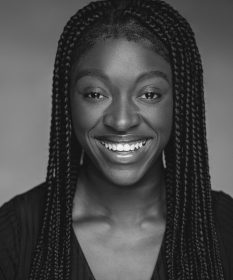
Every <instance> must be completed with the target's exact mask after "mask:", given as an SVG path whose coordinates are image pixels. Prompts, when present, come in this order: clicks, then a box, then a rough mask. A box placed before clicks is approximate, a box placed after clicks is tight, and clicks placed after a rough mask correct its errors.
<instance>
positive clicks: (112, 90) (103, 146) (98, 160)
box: [0, 0, 233, 280]
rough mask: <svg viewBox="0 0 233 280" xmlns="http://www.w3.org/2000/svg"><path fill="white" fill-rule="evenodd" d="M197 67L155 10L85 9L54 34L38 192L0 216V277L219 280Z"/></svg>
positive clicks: (220, 227)
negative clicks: (45, 155) (44, 160)
mask: <svg viewBox="0 0 233 280" xmlns="http://www.w3.org/2000/svg"><path fill="white" fill-rule="evenodd" d="M232 210H233V201H232V198H231V197H229V196H228V195H226V194H224V193H223V192H214V191H211V186H210V177H209V166H208V152H207V144H206V128H205V107H204V97H203V78H202V64H201V59H200V55H199V52H198V49H197V46H196V43H195V39H194V35H193V32H192V30H191V28H190V26H189V24H188V23H187V22H186V20H185V19H184V18H183V17H182V16H180V15H179V14H178V12H176V11H175V10H174V9H173V8H171V7H170V6H169V5H167V4H166V3H164V2H162V1H159V0H154V1H153V0H149V1H142V0H141V1H140V0H138V1H136V0H135V1H134V0H131V1H109V0H106V1H98V2H93V3H91V4H89V5H88V6H86V7H84V8H83V9H81V10H80V11H78V12H77V14H75V15H74V16H73V17H72V18H71V19H70V21H69V22H68V23H67V25H66V27H65V28H64V31H63V33H62V35H61V38H60V41H59V44H58V50H57V56H56V61H55V68H54V79H53V107H52V121H51V135H50V149H49V163H48V172H47V178H46V182H45V183H44V184H42V185H40V186H38V187H36V188H33V189H32V190H31V191H29V192H27V193H25V194H22V195H20V196H17V197H16V198H14V199H12V200H11V201H9V202H8V203H6V204H4V205H3V207H2V208H1V210H0V219H1V220H0V221H1V230H0V240H1V241H0V246H1V247H0V249H1V253H0V260H1V262H0V268H1V269H0V276H1V279H7V280H8V279H33V280H35V279H67V280H68V279H92V280H94V279H96V280H105V279H108V280H111V279H129V280H131V279H134V280H144V279H145V280H146V279H153V280H155V279H156V280H158V279H169V280H170V279H211V280H212V279H216V280H217V279H218V280H220V279H229V280H230V279H232V277H233V270H232V267H231V265H230V264H231V262H232V260H233V241H232V240H231V239H232V238H231V236H232V234H233V221H232V214H231V211H232Z"/></svg>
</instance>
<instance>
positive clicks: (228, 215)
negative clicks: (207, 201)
mask: <svg viewBox="0 0 233 280" xmlns="http://www.w3.org/2000/svg"><path fill="white" fill-rule="evenodd" d="M212 198H213V208H214V214H215V217H216V221H217V222H218V223H220V224H221V225H224V229H225V230H232V231H233V198H232V197H231V196H230V195H229V194H226V193H225V192H223V191H212Z"/></svg>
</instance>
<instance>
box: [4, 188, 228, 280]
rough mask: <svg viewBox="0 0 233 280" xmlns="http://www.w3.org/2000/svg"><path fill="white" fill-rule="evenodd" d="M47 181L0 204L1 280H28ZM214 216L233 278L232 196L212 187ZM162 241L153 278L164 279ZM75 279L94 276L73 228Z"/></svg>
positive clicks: (73, 273) (73, 274) (224, 257)
mask: <svg viewBox="0 0 233 280" xmlns="http://www.w3.org/2000/svg"><path fill="white" fill-rule="evenodd" d="M45 193H46V184H45V183H43V184H41V185H39V186H37V187H35V188H33V189H31V190H29V191H27V192H25V193H23V194H21V195H18V196H15V197H14V198H13V199H11V200H10V201H9V202H6V203H5V204H3V206H2V207H1V208H0V280H13V279H15V280H26V279H28V276H29V270H30V263H31V260H32V252H33V249H34V248H35V246H36V240H37V237H38V234H39V228H40V225H41V222H42V214H43V206H44V204H43V202H44V199H45ZM213 201H214V216H215V221H216V226H217V234H218V236H219V240H220V250H221V256H222V260H223V266H224V274H225V280H232V279H233V265H232V264H233V198H231V197H230V196H229V195H227V194H225V193H224V192H222V191H213ZM166 278H167V277H166V269H165V254H164V242H163V243H162V246H161V249H160V252H159V256H158V260H157V263H156V265H155V268H154V272H153V275H152V278H151V280H165V279H166ZM71 279H72V280H78V279H79V280H95V279H94V276H93V274H92V272H91V269H90V267H89V265H88V263H87V260H86V259H85V256H84V254H83V252H82V250H81V247H80V245H79V243H78V240H77V238H76V235H75V233H74V230H73V228H72V277H71Z"/></svg>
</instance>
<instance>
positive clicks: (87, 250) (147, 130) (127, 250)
mask: <svg viewBox="0 0 233 280" xmlns="http://www.w3.org/2000/svg"><path fill="white" fill-rule="evenodd" d="M139 78H140V79H139ZM172 111H173V97H172V73H171V67H170V64H169V63H168V62H167V61H166V60H164V58H162V57H161V56H160V55H158V54H157V53H155V52H154V51H152V50H151V48H150V47H149V45H148V44H145V43H143V42H133V41H127V40H126V39H124V38H119V39H108V40H105V41H103V40H99V41H97V42H96V44H95V45H94V46H93V47H92V48H91V49H90V50H88V51H87V52H86V53H85V54H84V55H83V56H82V57H81V58H80V59H79V60H78V61H77V62H76V63H75V65H74V67H73V71H72V76H71V112H72V121H73V127H74V131H75V135H76V137H77V140H78V141H79V143H80V144H81V145H82V147H83V148H84V150H85V164H84V166H83V168H82V170H81V174H80V176H79V179H78V182H77V188H76V193H75V197H74V202H73V213H72V216H73V227H74V231H75V234H76V236H77V238H78V240H79V243H80V245H81V247H82V250H83V252H84V255H85V256H86V259H87V260H88V263H89V266H90V267H91V270H92V272H93V273H94V275H95V278H96V279H97V280H98V279H102V280H104V279H108V280H115V279H122V278H124V279H128V280H130V279H134V280H137V279H150V276H151V274H152V271H153V268H154V266H155V263H156V260H157V257H158V253H159V249H160V246H161V243H162V238H163V234H164V230H165V222H166V203H165V183H164V170H163V164H162V159H161V154H162V151H163V149H164V148H165V146H166V145H167V143H168V140H169V138H170V135H171V129H172ZM107 134H114V135H126V134H132V135H142V136H145V137H152V139H151V141H150V143H149V145H148V146H146V148H145V149H144V150H143V152H142V154H141V156H140V157H139V158H136V159H135V160H132V161H128V162H124V161H121V160H115V159H112V158H111V157H108V156H107V155H106V151H105V148H104V147H103V146H102V145H101V144H100V143H99V142H98V141H97V140H96V138H95V137H96V136H100V135H107ZM107 152H108V151H107ZM90 244H91V246H90ZM98 260H99V261H98ZM103 262H104V263H105V264H106V266H104V267H103ZM109 275H112V276H111V277H112V278H110V276H109Z"/></svg>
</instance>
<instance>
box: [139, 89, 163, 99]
mask: <svg viewBox="0 0 233 280" xmlns="http://www.w3.org/2000/svg"><path fill="white" fill-rule="evenodd" d="M146 94H150V95H151V94H153V95H156V98H151V99H150V100H151V101H155V100H158V99H160V97H161V94H160V93H158V92H154V91H147V92H145V93H144V94H143V95H146ZM141 98H142V97H141ZM142 99H145V98H142ZM146 99H147V98H146ZM147 100H148V99H147Z"/></svg>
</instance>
